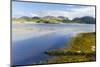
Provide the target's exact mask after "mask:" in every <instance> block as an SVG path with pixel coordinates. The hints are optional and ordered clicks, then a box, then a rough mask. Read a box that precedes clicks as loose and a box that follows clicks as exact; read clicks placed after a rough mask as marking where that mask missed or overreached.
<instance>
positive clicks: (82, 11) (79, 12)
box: [31, 7, 95, 19]
mask: <svg viewBox="0 0 100 67" xmlns="http://www.w3.org/2000/svg"><path fill="white" fill-rule="evenodd" d="M31 14H33V15H34V16H40V17H43V16H55V17H57V16H65V17H68V18H69V19H73V18H75V17H83V16H92V17H95V7H85V8H76V9H75V8H74V9H71V11H67V10H66V11H65V10H42V11H37V12H33V13H31Z"/></svg>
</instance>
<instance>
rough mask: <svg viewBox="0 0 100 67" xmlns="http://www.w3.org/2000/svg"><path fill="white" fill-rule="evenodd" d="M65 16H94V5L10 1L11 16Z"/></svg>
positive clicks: (71, 17)
mask: <svg viewBox="0 0 100 67" xmlns="http://www.w3.org/2000/svg"><path fill="white" fill-rule="evenodd" d="M48 15H51V16H65V17H68V18H70V19H73V18H75V17H82V16H93V17H94V16H95V7H92V6H77V5H61V4H46V3H33V2H16V1H14V2H13V3H12V17H21V16H29V17H32V16H39V17H43V16H48Z"/></svg>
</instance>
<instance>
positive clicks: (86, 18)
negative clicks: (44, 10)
mask: <svg viewBox="0 0 100 67" xmlns="http://www.w3.org/2000/svg"><path fill="white" fill-rule="evenodd" d="M13 21H18V22H26V21H27V22H30V21H31V22H36V23H87V24H95V22H96V18H93V17H91V16H84V17H76V18H74V19H72V20H70V19H69V18H68V17H64V16H58V17H54V16H44V17H38V16H35V17H28V16H22V17H19V18H13Z"/></svg>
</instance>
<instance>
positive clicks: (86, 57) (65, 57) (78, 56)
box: [45, 32, 96, 63]
mask: <svg viewBox="0 0 100 67" xmlns="http://www.w3.org/2000/svg"><path fill="white" fill-rule="evenodd" d="M95 37H96V36H95V32H89V33H80V34H78V35H77V36H75V37H73V38H72V39H71V40H70V42H69V43H68V44H69V47H68V46H67V47H65V48H62V49H55V50H48V51H46V52H45V54H47V55H49V56H54V58H53V59H48V62H47V63H64V62H84V61H95V60H96V58H95V55H96V54H95V44H96V43H95ZM92 46H93V47H94V50H93V47H92Z"/></svg>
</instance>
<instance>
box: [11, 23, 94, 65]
mask: <svg viewBox="0 0 100 67" xmlns="http://www.w3.org/2000/svg"><path fill="white" fill-rule="evenodd" d="M12 26H13V30H14V31H13V32H12V64H14V65H27V64H33V63H37V62H39V61H45V60H47V59H49V58H52V57H51V56H48V55H45V54H44V52H45V51H47V50H49V49H57V48H63V47H64V46H67V45H65V43H67V42H68V41H69V40H70V38H71V37H73V36H74V35H76V34H77V33H80V32H93V31H95V25H94V24H13V25H12ZM33 29H38V30H40V32H39V31H35V32H34V31H33Z"/></svg>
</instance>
